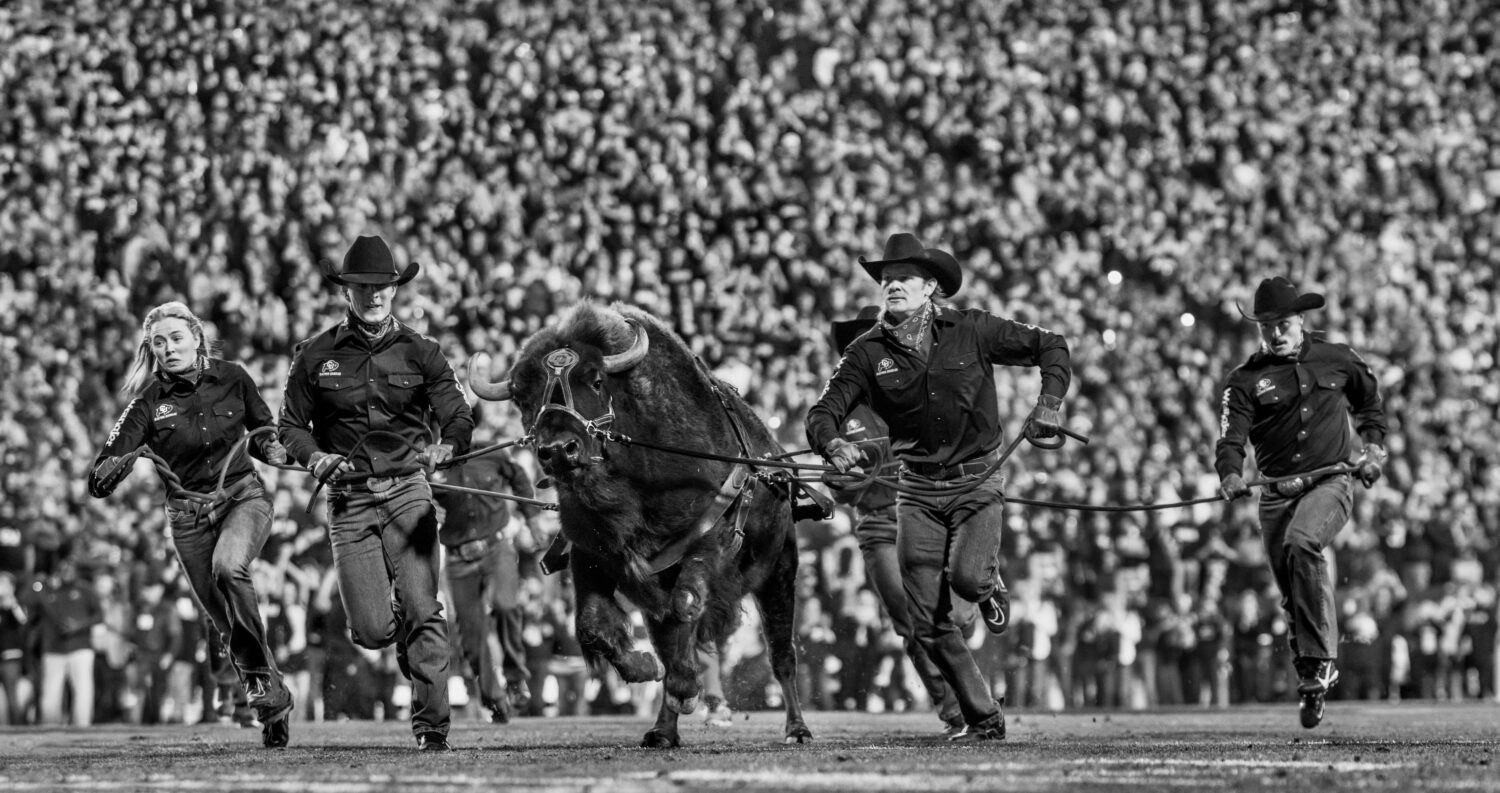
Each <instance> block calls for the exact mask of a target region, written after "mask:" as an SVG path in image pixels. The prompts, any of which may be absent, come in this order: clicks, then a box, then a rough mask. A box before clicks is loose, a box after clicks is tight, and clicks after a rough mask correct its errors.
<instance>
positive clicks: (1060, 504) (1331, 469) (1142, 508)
mask: <svg viewBox="0 0 1500 793" xmlns="http://www.w3.org/2000/svg"><path fill="white" fill-rule="evenodd" d="M1358 470H1359V466H1357V465H1330V466H1327V467H1324V468H1318V469H1315V470H1312V471H1304V472H1302V473H1300V474H1288V475H1287V476H1270V477H1265V478H1263V479H1255V480H1252V481H1249V482H1246V483H1245V485H1246V486H1247V487H1264V486H1266V485H1274V484H1276V483H1277V482H1287V481H1291V480H1293V479H1297V478H1299V477H1309V478H1313V477H1321V476H1328V475H1332V474H1350V473H1354V472H1355V471H1358ZM1005 500H1006V501H1010V502H1013V503H1016V504H1025V505H1027V506H1033V507H1047V508H1050V509H1076V510H1079V511H1082V512H1153V511H1156V510H1162V509H1175V508H1177V507H1190V506H1193V505H1194V504H1210V503H1213V502H1215V501H1223V500H1225V499H1224V496H1222V495H1215V496H1206V497H1204V498H1192V499H1188V500H1186V501H1173V502H1169V503H1165V504H1131V505H1126V506H1112V505H1102V504H1101V505H1096V504H1076V503H1069V502H1065V501H1043V500H1040V499H1029V498H1007V499H1005Z"/></svg>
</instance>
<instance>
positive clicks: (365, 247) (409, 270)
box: [322, 237, 422, 286]
mask: <svg viewBox="0 0 1500 793" xmlns="http://www.w3.org/2000/svg"><path fill="white" fill-rule="evenodd" d="M322 268H323V277H324V278H327V279H328V280H330V281H332V282H334V283H336V284H338V285H339V286H389V285H391V284H395V285H397V286H400V285H401V284H404V283H406V282H407V281H410V280H411V279H413V278H416V277H417V271H419V270H421V269H422V266H421V265H419V264H417V263H416V262H412V263H411V264H408V265H406V269H405V270H400V269H397V267H396V257H395V256H392V255H391V249H390V246H388V245H386V244H385V240H383V239H381V238H380V237H360V238H359V239H357V240H355V241H354V244H353V245H350V246H349V252H348V253H346V254H344V269H343V270H342V271H335V270H334V269H333V263H332V262H328V261H324V262H322Z"/></svg>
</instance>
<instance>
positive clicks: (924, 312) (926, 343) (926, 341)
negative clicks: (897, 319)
mask: <svg viewBox="0 0 1500 793" xmlns="http://www.w3.org/2000/svg"><path fill="white" fill-rule="evenodd" d="M881 324H883V325H885V327H886V328H888V329H889V330H890V331H891V333H893V334H895V336H896V341H898V342H900V343H901V346H903V347H906V348H908V349H910V350H911V351H912V352H915V353H917V354H918V355H921V356H924V357H925V356H926V355H927V353H928V352H929V351H930V350H931V349H932V334H930V333H928V332H927V329H928V328H929V327H931V325H932V302H931V301H928V302H926V303H923V304H922V308H921V309H920V310H918V311H917V313H915V314H912V315H911V316H909V317H907V318H906V319H905V320H903V321H902V322H901V323H900V324H898V325H892V324H891V322H890V320H888V319H881Z"/></svg>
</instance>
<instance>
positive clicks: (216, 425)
mask: <svg viewBox="0 0 1500 793" xmlns="http://www.w3.org/2000/svg"><path fill="white" fill-rule="evenodd" d="M271 423H272V416H271V409H270V408H269V407H267V406H266V401H265V400H264V399H262V398H261V395H260V389H259V388H257V387H256V385H255V381H253V380H251V379H250V373H249V372H246V371H245V369H244V367H242V366H240V365H239V364H236V363H229V362H227V361H220V360H217V359H213V358H210V359H208V365H207V366H206V367H204V369H203V372H202V374H200V375H199V376H198V382H196V383H194V382H192V381H190V380H186V379H184V378H181V377H175V376H172V375H160V374H159V375H158V376H157V378H156V379H155V380H154V381H152V382H151V383H149V384H147V386H146V389H145V390H144V391H142V392H141V395H140V396H138V397H136V398H135V399H132V400H130V404H128V405H126V406H125V411H124V412H123V413H121V414H120V419H119V421H117V422H115V426H114V429H112V430H110V432H109V438H108V439H107V440H105V442H104V448H102V449H100V450H99V456H98V457H96V458H94V464H93V465H92V466H90V467H89V470H90V471H91V472H92V471H95V470H97V469H98V467H99V463H100V462H102V461H103V460H104V458H106V457H114V456H117V455H121V454H126V453H128V452H131V451H133V450H135V449H136V448H138V447H140V446H142V445H145V446H147V447H149V448H150V449H151V451H153V452H155V453H156V455H157V456H159V457H161V458H162V459H163V460H165V461H166V462H167V466H168V467H169V468H171V469H172V473H174V474H176V475H177V477H178V478H179V479H181V480H182V486H183V487H184V488H187V489H188V490H192V491H196V492H200V493H207V492H212V491H213V489H214V488H216V487H218V485H219V472H220V469H221V468H222V467H223V465H224V458H225V457H226V456H227V455H228V454H229V450H230V448H231V447H233V446H234V444H235V443H237V442H238V441H239V439H240V438H241V437H243V436H244V434H245V433H246V432H248V431H250V430H253V429H257V428H260V427H264V426H266V425H267V424H271ZM250 447H251V448H250V453H251V454H253V455H254V456H255V457H256V458H257V459H260V460H264V459H265V458H264V457H263V456H261V451H260V444H259V443H252V444H250ZM252 468H253V466H251V464H250V460H249V458H247V457H245V456H244V455H238V456H237V457H236V458H235V459H234V460H233V461H231V462H230V463H229V471H228V473H227V474H226V475H225V477H224V481H225V483H226V484H228V483H231V482H234V481H237V480H238V479H239V478H240V477H242V476H244V475H246V474H248V473H250V472H251V470H252ZM110 490H113V488H110V489H108V490H107V489H105V488H104V487H103V486H102V483H101V482H100V481H99V478H98V477H97V476H95V475H94V474H93V473H90V474H89V493H90V494H92V495H93V496H94V497H96V498H104V497H105V496H108V495H109V493H110Z"/></svg>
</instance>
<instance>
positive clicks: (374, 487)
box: [328, 471, 422, 494]
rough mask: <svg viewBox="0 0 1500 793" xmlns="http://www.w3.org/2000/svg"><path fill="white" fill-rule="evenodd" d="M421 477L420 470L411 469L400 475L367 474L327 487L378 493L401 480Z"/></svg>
mask: <svg viewBox="0 0 1500 793" xmlns="http://www.w3.org/2000/svg"><path fill="white" fill-rule="evenodd" d="M421 477H422V472H421V471H413V472H412V473H409V474H402V475H400V476H367V477H365V478H364V479H358V480H354V481H351V482H344V483H336V484H333V485H330V486H329V488H328V489H329V490H331V491H333V492H335V493H348V492H349V491H351V490H358V491H362V492H366V493H376V494H379V493H384V492H385V491H387V490H390V489H391V488H393V487H395V486H396V485H398V484H401V483H402V482H405V481H407V480H410V479H417V478H421Z"/></svg>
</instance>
